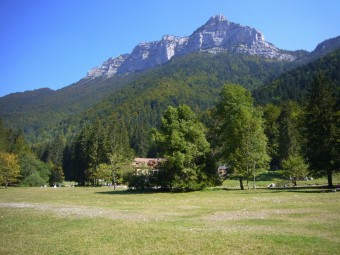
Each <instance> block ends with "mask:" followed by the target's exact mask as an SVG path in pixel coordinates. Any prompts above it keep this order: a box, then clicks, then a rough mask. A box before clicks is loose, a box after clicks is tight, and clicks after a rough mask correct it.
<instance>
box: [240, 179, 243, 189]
mask: <svg viewBox="0 0 340 255" xmlns="http://www.w3.org/2000/svg"><path fill="white" fill-rule="evenodd" d="M240 188H241V190H244V187H243V180H242V177H240Z"/></svg>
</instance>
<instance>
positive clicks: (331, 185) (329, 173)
mask: <svg viewBox="0 0 340 255" xmlns="http://www.w3.org/2000/svg"><path fill="white" fill-rule="evenodd" d="M327 179H328V187H329V188H330V189H331V188H334V186H333V179H332V170H331V169H327Z"/></svg>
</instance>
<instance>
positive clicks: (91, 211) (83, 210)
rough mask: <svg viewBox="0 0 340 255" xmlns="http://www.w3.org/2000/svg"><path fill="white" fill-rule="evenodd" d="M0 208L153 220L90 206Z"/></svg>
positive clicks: (19, 205) (21, 205)
mask: <svg viewBox="0 0 340 255" xmlns="http://www.w3.org/2000/svg"><path fill="white" fill-rule="evenodd" d="M0 207H11V208H22V209H34V210H37V211H43V212H48V213H53V214H55V215H57V216H59V217H91V218H92V217H104V218H108V219H115V220H136V221H141V220H142V221H146V220H153V219H152V218H151V217H149V216H147V215H142V214H135V213H131V212H129V211H127V210H126V211H119V210H113V209H106V208H98V207H90V206H60V205H50V204H39V203H34V204H33V203H25V202H22V203H0Z"/></svg>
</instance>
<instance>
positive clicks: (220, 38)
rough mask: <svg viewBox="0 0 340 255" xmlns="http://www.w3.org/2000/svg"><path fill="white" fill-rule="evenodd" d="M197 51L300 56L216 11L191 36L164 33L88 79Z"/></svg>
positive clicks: (289, 58) (144, 67)
mask: <svg viewBox="0 0 340 255" xmlns="http://www.w3.org/2000/svg"><path fill="white" fill-rule="evenodd" d="M196 51H209V52H211V53H216V52H221V51H230V52H234V53H245V54H250V55H261V56H265V57H267V58H273V59H278V60H284V61H294V60H295V59H296V58H297V57H296V56H294V53H293V52H288V51H282V50H280V49H278V48H276V47H275V46H274V45H273V44H271V43H268V42H266V41H265V39H264V35H263V34H262V33H261V32H259V31H258V30H256V29H255V28H251V27H248V26H242V25H240V24H237V23H234V22H231V21H229V20H227V19H226V18H225V17H224V15H215V16H212V17H211V18H210V19H209V20H208V21H207V22H206V23H205V24H204V25H202V26H201V27H199V28H198V29H196V30H195V31H194V32H193V33H192V34H191V35H190V36H184V37H179V36H174V35H164V36H163V37H162V39H161V40H159V41H153V42H143V43H139V44H138V45H137V46H136V47H135V48H134V49H133V50H132V52H131V53H130V54H122V55H119V56H118V57H116V58H109V59H108V60H106V61H105V62H104V63H103V64H102V65H101V66H99V67H95V68H92V69H90V70H89V71H88V73H87V75H86V77H85V79H93V78H97V77H101V76H106V77H112V76H113V75H115V74H126V73H130V72H138V71H143V70H147V69H150V68H153V67H156V66H159V65H162V64H165V63H166V62H168V61H169V60H170V59H172V58H173V57H176V56H182V55H186V54H189V53H192V52H196Z"/></svg>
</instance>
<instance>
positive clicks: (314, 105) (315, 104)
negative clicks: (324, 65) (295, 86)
mask: <svg viewBox="0 0 340 255" xmlns="http://www.w3.org/2000/svg"><path fill="white" fill-rule="evenodd" d="M335 103H336V101H335V97H334V91H333V90H332V86H331V84H330V83H329V81H328V80H327V79H326V77H325V75H324V74H323V73H319V74H318V75H317V76H316V77H315V79H314V81H313V83H312V86H311V89H310V91H309V95H308V99H307V106H306V114H305V135H306V146H305V151H306V156H307V158H308V162H309V164H310V167H311V169H312V170H314V172H315V173H316V174H318V175H327V179H328V186H329V187H333V181H332V173H333V172H334V171H335V169H336V165H335V163H336V162H335V161H336V158H337V157H338V155H339V153H340V151H339V144H338V143H339V140H338V138H337V135H338V134H339V125H338V124H337V123H339V122H338V120H337V118H338V117H337V116H338V115H336V111H335Z"/></svg>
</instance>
